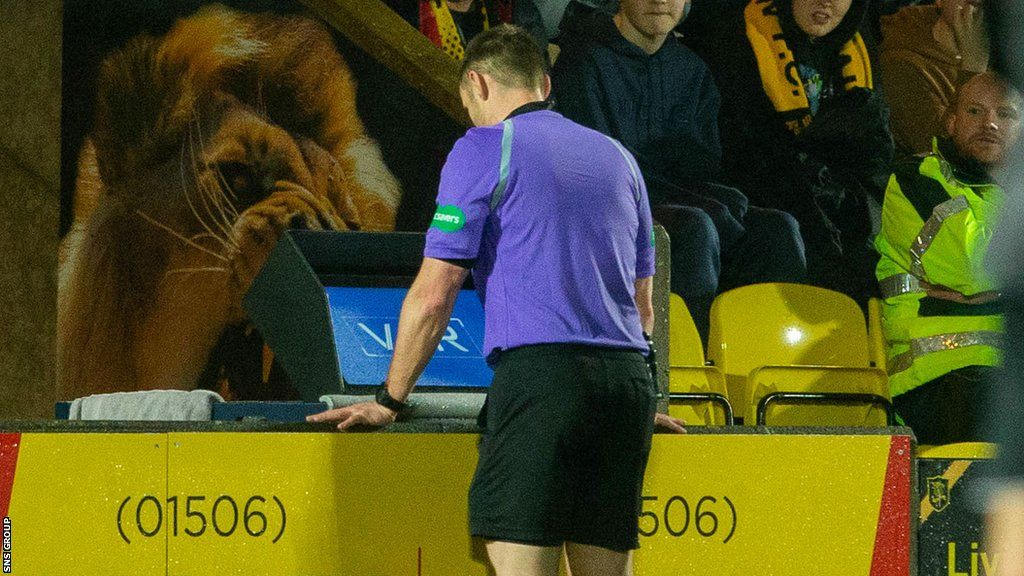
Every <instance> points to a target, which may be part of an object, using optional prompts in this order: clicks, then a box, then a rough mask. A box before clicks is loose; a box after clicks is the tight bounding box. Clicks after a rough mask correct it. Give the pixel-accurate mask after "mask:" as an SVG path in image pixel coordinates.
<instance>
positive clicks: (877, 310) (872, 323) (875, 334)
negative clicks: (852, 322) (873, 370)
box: [868, 298, 889, 370]
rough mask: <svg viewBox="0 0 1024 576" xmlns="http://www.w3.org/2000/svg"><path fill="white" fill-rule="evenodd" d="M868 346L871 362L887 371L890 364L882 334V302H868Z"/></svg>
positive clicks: (873, 299) (875, 299)
mask: <svg viewBox="0 0 1024 576" xmlns="http://www.w3.org/2000/svg"><path fill="white" fill-rule="evenodd" d="M868 346H869V349H868V351H869V353H870V355H871V361H872V362H873V363H874V365H875V366H877V367H879V368H881V369H882V370H887V369H888V366H889V363H888V359H887V358H886V350H885V334H884V333H883V332H882V300H881V299H879V298H871V299H870V300H868Z"/></svg>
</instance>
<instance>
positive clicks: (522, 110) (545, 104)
mask: <svg viewBox="0 0 1024 576" xmlns="http://www.w3.org/2000/svg"><path fill="white" fill-rule="evenodd" d="M552 105H553V102H551V100H537V101H536V102H528V103H526V104H523V105H522V106H520V107H519V108H516V109H515V110H513V111H511V112H509V114H508V116H506V117H505V120H508V119H509V118H512V117H513V116H519V115H520V114H528V113H530V112H537V111H538V110H551V106H552Z"/></svg>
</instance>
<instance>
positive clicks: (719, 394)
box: [668, 294, 732, 426]
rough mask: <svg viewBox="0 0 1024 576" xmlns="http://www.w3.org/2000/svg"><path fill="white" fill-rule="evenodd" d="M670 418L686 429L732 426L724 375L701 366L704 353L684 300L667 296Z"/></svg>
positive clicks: (712, 368)
mask: <svg viewBox="0 0 1024 576" xmlns="http://www.w3.org/2000/svg"><path fill="white" fill-rule="evenodd" d="M668 342H669V355H668V361H669V375H668V377H669V382H668V390H669V411H668V412H669V415H671V416H674V417H676V418H680V419H682V420H684V421H685V422H686V424H687V425H688V426H722V425H726V424H732V407H731V406H730V404H729V401H728V399H727V392H726V387H725V375H724V374H722V372H721V370H719V369H718V368H716V367H714V366H707V365H705V362H704V349H703V346H704V345H703V344H702V343H701V340H700V335H699V334H698V333H697V327H696V326H695V325H694V324H693V318H692V317H691V316H690V311H689V310H688V309H687V308H686V304H685V303H684V302H683V299H682V298H680V297H679V296H678V295H676V294H670V295H669V340H668Z"/></svg>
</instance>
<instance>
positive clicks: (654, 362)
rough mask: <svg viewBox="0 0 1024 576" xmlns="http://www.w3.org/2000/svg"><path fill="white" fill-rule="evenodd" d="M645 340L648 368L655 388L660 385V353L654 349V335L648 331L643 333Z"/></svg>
mask: <svg viewBox="0 0 1024 576" xmlns="http://www.w3.org/2000/svg"><path fill="white" fill-rule="evenodd" d="M643 335H644V340H646V341H647V368H649V369H650V371H651V381H652V382H654V386H655V388H657V387H658V355H657V354H656V353H655V350H654V337H652V336H651V335H650V334H648V333H647V332H646V331H644V333H643Z"/></svg>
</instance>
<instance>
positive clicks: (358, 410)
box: [306, 402, 398, 430]
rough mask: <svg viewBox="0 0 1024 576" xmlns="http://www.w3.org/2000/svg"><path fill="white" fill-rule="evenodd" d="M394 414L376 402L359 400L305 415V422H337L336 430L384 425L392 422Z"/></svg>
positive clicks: (395, 414)
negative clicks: (349, 404) (340, 406)
mask: <svg viewBox="0 0 1024 576" xmlns="http://www.w3.org/2000/svg"><path fill="white" fill-rule="evenodd" d="M396 416H398V414H397V413H396V412H394V411H392V410H390V409H388V408H385V407H383V406H381V405H380V404H377V403H376V402H360V403H359V404H352V405H351V406H345V407H343V408H335V409H333V410H325V411H323V412H320V413H319V414H312V415H310V416H306V422H338V430H347V429H348V428H351V427H352V426H358V425H363V426H384V425H385V424H390V423H392V422H394V421H395V417H396Z"/></svg>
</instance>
